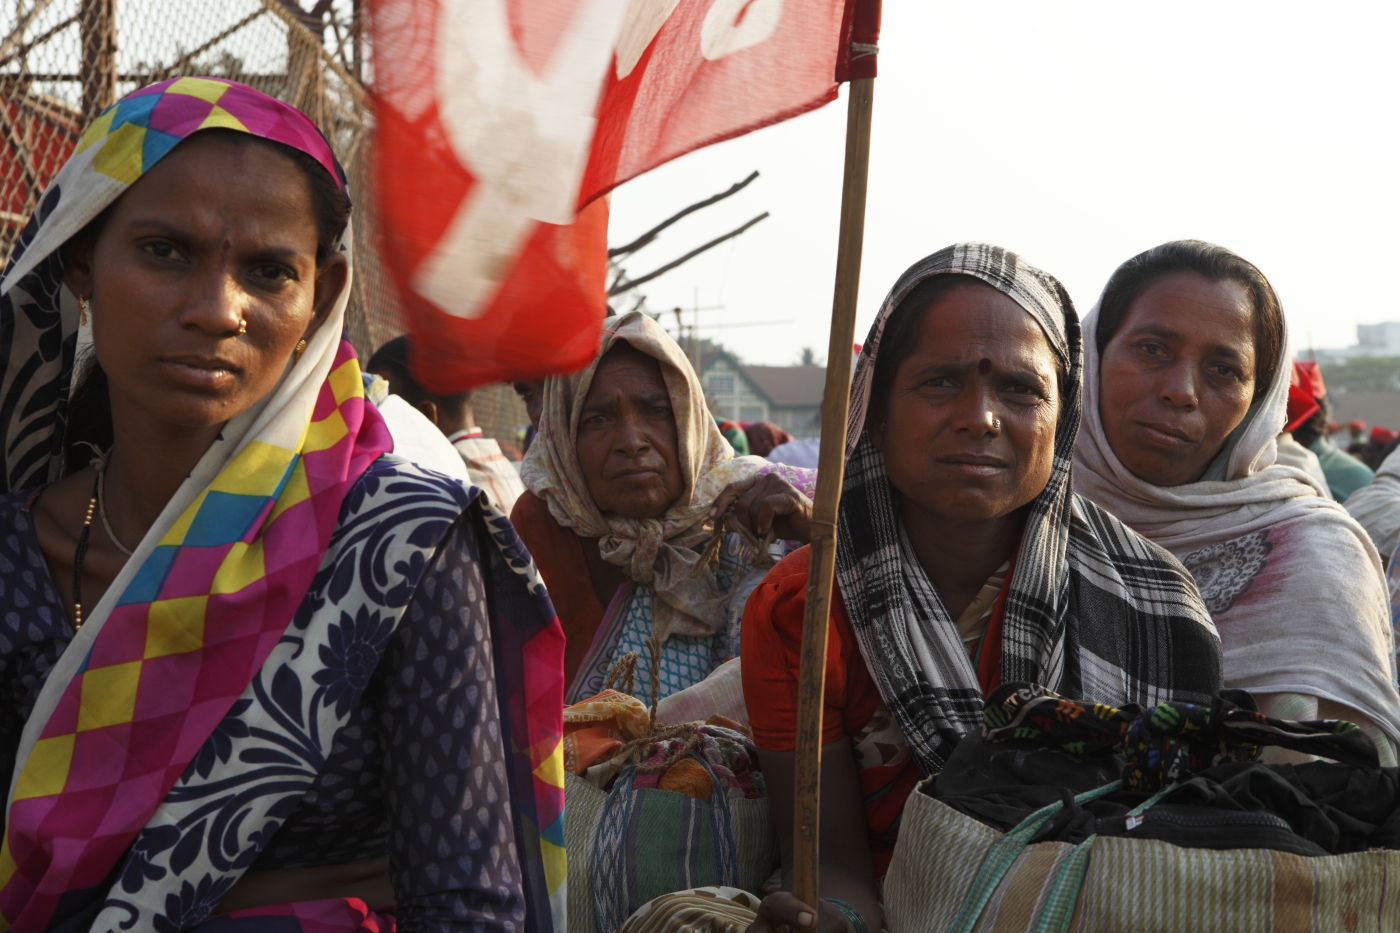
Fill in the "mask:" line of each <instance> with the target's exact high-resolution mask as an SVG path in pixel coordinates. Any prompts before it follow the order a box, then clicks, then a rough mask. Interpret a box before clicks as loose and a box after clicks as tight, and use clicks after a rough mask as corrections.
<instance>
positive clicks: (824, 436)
mask: <svg viewBox="0 0 1400 933" xmlns="http://www.w3.org/2000/svg"><path fill="white" fill-rule="evenodd" d="M847 88H848V94H849V95H850V97H849V100H848V103H847V110H846V170H845V178H844V180H843V182H842V185H841V229H840V234H839V239H838V242H837V247H836V288H835V293H834V295H833V297H832V307H831V342H830V344H829V345H828V347H827V353H826V387H825V389H824V390H823V393H822V427H821V455H820V458H819V460H818V461H817V491H816V500H815V501H814V502H813V504H812V555H811V570H810V571H809V573H808V577H807V607H806V608H807V614H806V616H805V618H804V619H803V623H802V654H801V667H800V669H799V673H798V682H797V748H796V761H795V767H794V772H793V844H792V852H793V866H792V867H793V894H795V895H796V896H797V899H798V900H800V901H802V902H803V903H804V904H809V905H811V906H812V907H814V908H815V907H816V906H817V901H818V899H819V897H820V894H821V890H820V887H819V879H818V865H819V864H820V857H819V852H818V838H819V831H820V817H821V757H822V695H823V693H824V692H825V688H826V683H825V681H826V676H825V675H826V635H827V620H828V618H829V616H830V607H831V583H832V579H833V577H834V576H835V575H836V514H837V508H838V506H839V505H840V502H841V481H842V478H843V472H844V469H845V465H846V416H847V412H848V410H849V408H850V394H851V349H852V345H853V343H854V341H855V329H856V293H857V290H858V286H859V284H860V254H861V246H862V245H863V242H864V238H865V183H866V175H867V172H868V169H869V166H870V113H871V102H872V99H873V96H874V92H875V79H874V78H856V79H855V80H853V81H851V82H850V84H849V85H847Z"/></svg>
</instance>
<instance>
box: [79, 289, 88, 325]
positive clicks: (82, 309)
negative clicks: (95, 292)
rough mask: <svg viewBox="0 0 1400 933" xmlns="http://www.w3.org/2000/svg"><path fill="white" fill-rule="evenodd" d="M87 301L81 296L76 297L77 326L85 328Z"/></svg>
mask: <svg viewBox="0 0 1400 933" xmlns="http://www.w3.org/2000/svg"><path fill="white" fill-rule="evenodd" d="M87 322H88V318H87V299H86V298H84V297H83V296H82V295H79V296H78V326H79V327H87Z"/></svg>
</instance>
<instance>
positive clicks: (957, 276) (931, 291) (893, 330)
mask: <svg viewBox="0 0 1400 933" xmlns="http://www.w3.org/2000/svg"><path fill="white" fill-rule="evenodd" d="M985 284H986V283H985V282H983V281H982V280H981V279H979V278H977V276H975V275H964V274H962V273H960V272H951V273H944V274H941V275H933V276H930V277H928V278H927V279H924V280H923V281H922V282H920V283H919V284H918V285H915V286H914V287H913V288H912V289H910V290H909V293H908V294H907V295H905V296H904V297H903V298H902V299H900V302H899V304H898V305H897V306H896V307H895V309H894V310H893V311H891V312H890V319H889V320H888V321H886V322H885V331H884V333H883V334H881V335H880V348H879V355H878V356H876V357H875V375H874V376H872V377H871V380H870V405H869V409H868V414H867V416H866V417H867V418H871V417H880V418H883V417H884V415H885V408H886V406H887V405H889V395H890V386H891V385H892V384H893V383H894V374H895V373H897V372H899V366H900V364H901V363H903V362H904V361H905V360H906V359H908V358H909V354H910V353H911V352H913V350H914V345H915V344H917V343H918V342H919V325H920V324H921V323H922V322H923V319H924V315H923V312H924V311H926V310H928V309H929V308H931V307H932V306H933V305H935V304H937V303H938V302H940V301H942V300H943V298H944V297H945V296H947V294H948V293H949V292H951V291H954V290H955V289H957V288H960V287H962V286H965V285H985ZM987 287H988V288H990V287H991V286H990V285H989V286H987Z"/></svg>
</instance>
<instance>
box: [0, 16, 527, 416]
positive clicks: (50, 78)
mask: <svg viewBox="0 0 1400 933" xmlns="http://www.w3.org/2000/svg"><path fill="white" fill-rule="evenodd" d="M9 4H13V6H12V7H11V8H10V9H9V10H3V9H0V257H4V258H5V259H8V257H9V254H10V249H11V247H12V246H13V244H14V242H15V239H16V237H18V235H19V232H20V229H21V228H22V227H23V226H24V224H25V222H26V221H27V220H28V218H29V216H30V214H31V213H32V212H33V210H34V207H35V205H36V203H37V202H38V198H39V196H40V194H42V193H43V190H44V188H45V186H47V184H48V182H49V180H50V179H51V178H52V177H53V175H54V174H55V173H56V172H57V171H58V169H59V167H60V166H61V165H62V164H63V161H64V160H65V159H66V158H67V157H68V154H69V153H70V152H71V151H72V149H73V146H74V144H75V143H76V141H77V138H78V136H79V135H80V134H81V132H82V130H83V128H84V127H85V126H86V125H87V124H88V123H89V122H90V121H91V120H92V118H93V117H95V116H96V115H97V113H98V112H99V111H101V110H102V109H103V108H104V107H106V106H107V105H108V104H110V103H112V102H113V101H115V100H116V99H117V98H118V97H120V96H121V95H123V94H125V93H127V92H128V91H131V90H134V89H135V88H138V87H141V86H142V85H145V84H149V83H151V82H153V81H161V80H164V79H166V78H172V77H176V76H179V75H215V76H219V77H226V78H232V79H234V80H237V81H242V82H244V83H246V84H250V85H252V86H253V87H256V88H258V89H259V90H261V91H264V92H266V93H268V94H271V95H273V96H274V97H278V98H281V99H282V100H285V101H287V102H288V103H290V104H292V105H293V106H295V107H298V108H299V109H301V110H302V111H304V112H305V113H306V114H307V115H308V116H310V117H311V119H312V120H314V121H316V124H317V125H318V126H320V127H321V129H322V130H323V131H324V132H325V133H326V135H327V136H328V137H329V138H330V140H331V143H332V145H333V146H334V147H335V151H336V154H337V155H338V156H339V157H340V160H341V163H342V164H343V165H344V166H345V172H346V174H347V176H348V177H349V180H350V189H351V192H352V194H353V195H354V196H355V229H356V237H355V287H354V291H353V293H352V296H351V300H350V308H349V311H348V316H347V318H346V336H347V337H349V339H350V341H351V342H352V343H353V344H355V347H356V349H357V350H358V351H359V352H360V354H361V356H362V357H367V356H368V355H369V353H370V352H372V351H373V350H374V348H376V347H378V346H379V345H380V344H382V343H383V342H385V341H386V340H388V339H389V338H390V337H393V336H394V335H396V334H398V333H401V332H402V330H403V325H402V323H401V322H402V318H401V315H400V314H399V308H398V302H397V298H396V296H395V294H394V293H393V290H392V288H391V287H390V283H389V282H388V280H387V273H386V272H384V265H383V263H381V262H379V260H378V257H377V255H376V246H375V244H376V238H375V236H374V232H375V229H376V224H377V217H376V211H375V205H374V199H373V197H372V195H371V178H370V157H369V133H370V127H371V121H372V119H373V117H372V111H371V108H370V99H369V93H368V92H367V90H366V87H365V81H364V77H365V73H366V70H367V57H366V56H367V42H366V39H365V34H366V29H365V27H364V22H363V20H364V16H363V13H362V10H361V5H362V4H361V0H317V2H316V3H315V5H314V6H313V7H312V11H308V10H306V9H304V8H303V7H302V6H299V5H298V4H297V2H296V0H0V5H9ZM308 5H309V4H308ZM475 408H476V409H477V418H478V421H479V422H480V423H481V426H482V427H483V428H484V429H485V430H486V432H487V433H488V434H489V435H491V436H493V437H496V438H498V439H500V440H502V441H512V440H513V439H514V437H515V434H516V429H517V427H518V426H519V425H521V424H522V423H524V422H525V420H526V419H525V412H524V407H523V406H522V405H521V404H520V402H519V401H518V400H517V399H516V398H515V395H514V393H512V392H510V391H509V389H503V388H500V387H493V388H488V389H484V390H481V391H478V392H477V393H476V397H475Z"/></svg>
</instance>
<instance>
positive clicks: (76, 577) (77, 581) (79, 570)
mask: <svg viewBox="0 0 1400 933" xmlns="http://www.w3.org/2000/svg"><path fill="white" fill-rule="evenodd" d="M100 482H102V471H101V470H98V471H96V474H95V475H94V476H93V478H92V495H91V496H90V497H89V498H88V504H87V513H86V514H85V515H84V516H83V530H82V531H80V532H78V546H77V547H76V548H74V549H73V631H75V632H76V631H77V630H78V629H80V628H82V627H83V587H82V584H83V558H84V557H86V556H87V547H88V538H89V537H91V535H92V516H93V513H95V512H96V511H97V497H98V495H99V493H100V488H99V486H98V483H100Z"/></svg>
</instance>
